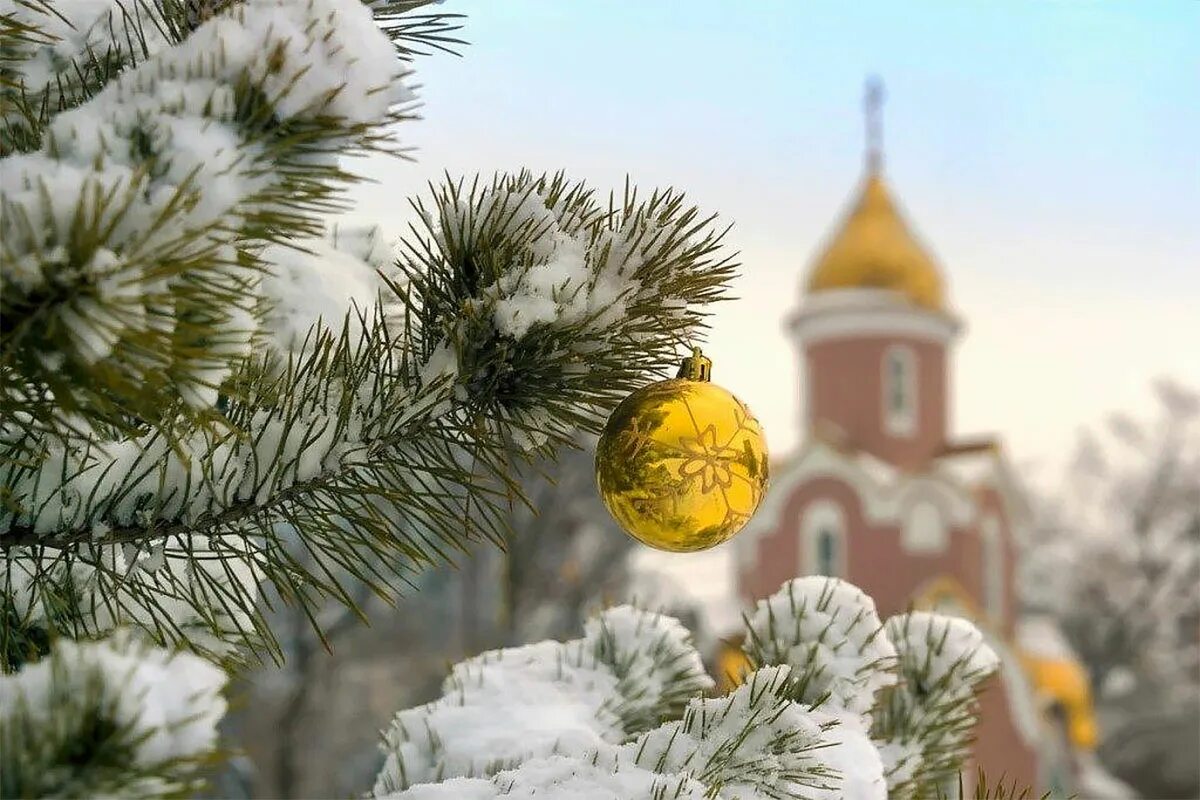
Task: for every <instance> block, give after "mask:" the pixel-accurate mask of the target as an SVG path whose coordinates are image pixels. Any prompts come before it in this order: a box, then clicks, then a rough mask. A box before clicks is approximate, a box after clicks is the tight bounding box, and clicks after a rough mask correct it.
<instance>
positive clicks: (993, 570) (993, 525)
mask: <svg viewBox="0 0 1200 800" xmlns="http://www.w3.org/2000/svg"><path fill="white" fill-rule="evenodd" d="M979 536H980V539H981V540H982V542H981V545H982V546H981V547H980V552H981V553H982V555H983V565H982V566H983V605H984V608H985V609H987V613H988V616H990V617H991V618H992V619H994V620H1001V619H1004V537H1003V535H1002V534H1001V531H1000V520H999V519H997V518H996V517H995V516H994V515H991V514H989V515H988V516H986V517H984V518H983V522H982V523H981V524H980V526H979Z"/></svg>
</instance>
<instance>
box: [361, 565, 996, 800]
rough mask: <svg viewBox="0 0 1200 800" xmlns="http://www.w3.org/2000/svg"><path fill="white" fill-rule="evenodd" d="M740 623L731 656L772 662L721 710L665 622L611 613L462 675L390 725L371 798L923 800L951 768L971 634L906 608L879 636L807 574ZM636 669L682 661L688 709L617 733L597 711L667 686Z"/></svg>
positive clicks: (866, 610)
mask: <svg viewBox="0 0 1200 800" xmlns="http://www.w3.org/2000/svg"><path fill="white" fill-rule="evenodd" d="M747 624H748V627H749V628H750V631H749V636H748V637H747V638H748V641H747V645H746V647H747V652H748V653H749V654H750V655H751V657H752V658H753V659H756V660H757V659H761V660H762V661H764V662H771V663H769V664H768V665H767V666H763V667H761V668H759V669H757V670H755V671H752V672H750V673H749V674H747V675H745V676H743V680H742V683H741V684H740V685H739V686H737V687H736V688H735V689H733V690H732V691H731V692H730V693H729V694H727V695H725V696H720V697H705V696H704V694H705V692H706V688H705V687H708V686H711V684H710V683H709V682H708V681H707V679H706V678H704V676H703V673H701V672H699V671H698V665H697V662H696V653H695V651H694V650H693V649H691V647H690V644H688V642H687V640H686V638H685V636H684V635H683V630H682V628H681V627H680V626H679V624H678V623H677V622H675V621H674V620H666V619H664V618H660V617H656V616H649V615H644V613H642V612H636V611H634V610H633V609H630V608H628V607H620V608H616V609H611V610H609V611H608V612H606V613H605V614H603V615H601V617H600V618H599V619H597V620H593V621H592V622H591V623H590V624H589V625H588V627H587V635H586V636H585V638H584V639H579V640H574V641H571V642H566V643H562V644H560V643H557V642H541V643H539V644H534V645H528V646H526V647H521V648H515V649H510V650H500V651H495V652H491V653H485V654H483V655H481V656H478V657H476V658H474V659H471V660H469V661H466V662H463V663H461V664H459V665H457V666H456V667H454V669H453V672H452V673H451V676H450V678H449V679H448V680H447V681H446V684H445V687H444V689H445V694H444V696H443V697H442V698H441V699H440V700H437V701H435V702H433V703H431V704H429V705H426V706H422V707H420V708H414V709H409V710H407V711H402V712H400V713H399V714H397V716H396V718H395V720H394V722H393V724H392V726H391V728H390V729H389V730H388V731H387V733H386V734H385V742H384V745H383V749H384V752H385V755H386V761H385V764H384V767H383V769H382V771H381V772H380V774H379V776H378V779H377V781H376V785H375V795H376V797H387V798H393V799H394V800H442V798H451V797H454V798H500V797H508V796H514V797H532V796H537V797H546V798H548V800H570V799H571V798H576V797H578V798H588V800H629V798H646V800H657V799H658V798H664V797H675V796H679V797H705V798H730V800H732V798H738V800H779V799H780V798H790V799H791V800H884V798H916V797H933V796H936V795H937V792H938V791H940V790H941V788H942V787H943V786H944V781H945V780H946V779H947V778H950V777H952V776H953V775H954V773H955V771H956V770H958V769H959V768H961V765H962V761H963V758H964V756H965V753H964V751H963V749H962V744H963V743H964V742H965V741H966V740H965V739H964V738H958V737H960V736H961V735H962V734H964V733H969V730H970V728H971V727H972V726H973V725H974V724H975V721H976V708H977V707H976V705H975V702H974V693H975V692H976V691H977V689H978V688H979V685H980V682H981V681H982V680H983V679H984V678H985V677H986V676H987V675H989V674H991V672H993V671H994V670H995V668H996V664H997V661H996V657H995V654H994V653H993V652H992V651H991V649H990V648H988V647H987V645H986V644H985V643H984V641H983V637H982V634H981V633H980V632H979V631H978V629H976V628H975V627H974V626H973V625H972V624H971V623H970V622H968V621H966V620H963V619H957V618H953V617H946V616H942V615H938V614H929V613H924V612H921V613H913V614H909V615H904V616H901V617H895V618H892V619H891V620H889V622H888V623H887V624H886V625H884V624H881V623H880V621H879V618H878V616H877V614H876V612H875V606H874V603H873V602H872V601H871V599H870V598H869V597H867V596H866V595H864V594H863V593H862V592H861V591H860V590H859V589H857V588H856V587H854V586H852V585H850V584H848V583H845V582H844V581H838V580H830V579H826V578H815V577H814V578H801V579H797V580H794V581H789V582H788V583H785V584H784V585H783V587H782V588H781V589H780V590H779V591H778V592H777V593H776V594H774V595H772V596H771V597H770V598H768V599H767V600H765V601H762V602H760V603H759V605H758V608H757V610H756V612H755V614H754V616H753V618H751V619H750V620H748V621H747ZM656 652H657V653H658V655H657V656H656V655H654V654H655V653H656ZM670 653H677V655H676V656H673V657H668V658H666V659H663V658H662V656H667V655H669V654H670ZM609 654H617V658H616V661H614V660H613V659H612V658H611V657H610V655H609ZM639 661H640V662H641V663H643V664H646V665H649V664H651V663H653V662H660V663H662V664H665V663H670V662H674V661H678V662H681V663H683V664H690V665H692V666H690V667H688V668H687V669H686V670H685V671H684V673H685V676H686V677H685V678H684V682H685V683H687V684H689V686H690V688H689V691H690V693H691V697H690V699H689V700H688V701H687V702H686V703H685V704H672V709H673V710H671V711H669V712H668V715H667V716H664V717H660V718H658V719H654V718H653V717H652V716H650V715H646V716H643V717H641V718H639V719H638V720H637V721H636V722H635V723H634V724H630V723H629V722H628V721H627V720H626V719H624V718H623V717H622V716H621V715H620V714H619V713H614V710H616V709H620V708H621V707H622V706H623V705H625V704H626V703H627V701H628V697H629V696H630V694H631V693H632V694H633V696H638V695H639V690H638V689H637V688H636V687H638V686H640V687H642V689H641V690H640V693H641V694H648V695H659V696H665V695H663V693H662V684H661V680H662V678H664V677H667V676H668V675H670V671H663V669H662V668H661V666H660V667H659V668H656V669H650V670H647V669H643V668H639V667H637V666H636V665H637V663H638V662H639ZM614 664H618V665H619V664H624V665H626V667H625V669H626V670H627V671H626V673H625V674H624V675H621V674H620V668H619V667H617V668H616V670H615V672H614V666H613V665H614ZM897 667H899V668H897ZM656 674H657V677H655V675H656ZM643 675H645V676H646V677H642V676H643ZM898 681H900V682H898ZM647 705H648V706H649V705H652V704H647ZM949 720H953V724H949V723H948V721H949ZM901 730H903V731H906V732H912V734H913V736H912V737H907V738H906V736H904V735H900V731H901ZM913 737H915V738H913Z"/></svg>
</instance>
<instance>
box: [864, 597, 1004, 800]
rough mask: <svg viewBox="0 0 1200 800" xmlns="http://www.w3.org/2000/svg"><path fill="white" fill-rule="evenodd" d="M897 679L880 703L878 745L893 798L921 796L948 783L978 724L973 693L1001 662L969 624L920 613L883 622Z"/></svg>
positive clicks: (980, 634)
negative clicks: (895, 659) (892, 649)
mask: <svg viewBox="0 0 1200 800" xmlns="http://www.w3.org/2000/svg"><path fill="white" fill-rule="evenodd" d="M885 629H886V631H887V636H888V637H889V638H890V639H891V641H892V642H894V643H895V646H896V650H897V652H898V654H899V667H900V669H899V672H900V682H899V683H898V684H897V685H896V686H894V687H892V688H891V689H890V690H889V691H888V692H886V693H885V696H884V697H883V698H882V699H881V702H880V710H879V713H878V714H877V715H876V718H875V723H876V724H875V727H874V730H873V735H874V736H875V737H876V738H877V739H878V740H879V741H880V749H881V751H882V752H883V753H884V757H885V763H886V768H887V774H888V783H889V786H890V788H891V790H892V795H893V796H894V797H898V798H904V797H920V796H922V793H923V792H926V791H928V790H929V787H932V786H938V785H941V783H942V782H943V781H945V780H947V779H950V778H953V776H954V775H955V774H956V773H957V772H958V770H959V768H960V766H961V764H962V761H963V759H964V758H965V757H966V755H967V747H968V745H969V744H970V738H971V733H972V731H973V729H974V727H975V723H976V721H977V717H976V714H977V712H978V704H977V701H976V693H977V692H978V690H979V688H980V685H981V684H982V683H983V681H984V680H986V679H987V678H989V677H991V676H992V675H993V674H995V672H996V671H997V670H998V669H999V666H1000V658H999V656H998V655H997V654H996V652H995V651H994V650H993V649H992V648H991V647H989V646H988V644H987V643H986V642H985V641H984V638H983V634H982V633H981V632H980V630H979V629H978V628H976V627H975V626H974V625H973V624H971V622H969V621H968V620H965V619H962V618H959V617H950V616H946V615H942V614H934V613H929V612H924V611H914V612H911V613H908V614H901V615H898V616H894V617H891V618H889V619H888V621H887V623H886V625H885Z"/></svg>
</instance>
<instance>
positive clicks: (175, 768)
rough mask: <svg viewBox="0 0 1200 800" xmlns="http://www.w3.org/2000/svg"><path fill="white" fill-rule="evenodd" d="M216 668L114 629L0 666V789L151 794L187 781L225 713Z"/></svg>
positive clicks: (180, 788) (178, 788) (174, 790)
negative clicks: (0, 669)
mask: <svg viewBox="0 0 1200 800" xmlns="http://www.w3.org/2000/svg"><path fill="white" fill-rule="evenodd" d="M224 685H225V674H224V673H223V672H222V671H221V670H220V669H218V668H217V667H215V666H213V665H212V664H210V663H208V662H207V661H205V660H203V659H201V658H198V657H196V656H194V655H190V654H188V653H176V652H170V651H167V650H161V649H156V648H150V647H146V646H144V645H142V644H140V643H139V642H138V641H137V640H136V639H134V638H133V637H132V636H130V635H129V633H128V631H118V632H116V633H114V634H113V636H111V637H110V638H109V639H107V640H105V641H99V642H72V641H67V640H60V641H59V642H58V643H57V644H55V645H54V648H53V649H52V650H51V652H50V655H49V656H48V657H46V658H44V659H42V660H41V661H39V662H38V663H36V664H30V665H28V666H26V667H25V668H23V669H22V670H20V671H19V672H17V673H15V674H11V675H0V794H3V795H4V796H5V797H97V796H108V797H161V796H164V795H167V794H181V793H185V792H187V791H188V790H190V789H192V788H194V784H195V776H194V771H195V768H196V767H197V766H198V765H199V763H200V762H201V760H202V759H204V758H206V757H208V756H209V755H210V753H211V752H212V750H213V748H214V746H215V744H216V738H217V731H216V726H217V723H218V722H219V721H220V719H221V717H222V716H224V714H225V701H224V699H223V698H222V697H221V691H222V689H223V688H224Z"/></svg>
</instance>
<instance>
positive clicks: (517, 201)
mask: <svg viewBox="0 0 1200 800" xmlns="http://www.w3.org/2000/svg"><path fill="white" fill-rule="evenodd" d="M569 194H570V193H564V194H563V195H561V196H555V197H552V196H550V195H549V194H548V193H547V192H545V191H544V190H543V188H541V187H540V186H539V185H538V183H537V181H536V179H535V178H534V177H533V176H531V175H529V174H525V173H522V174H521V175H518V176H515V177H513V178H511V179H507V180H497V181H496V182H495V183H494V184H493V185H492V186H491V187H489V188H486V189H484V190H482V191H480V192H478V193H477V194H476V195H475V196H474V197H473V198H472V199H471V200H466V199H462V198H459V197H443V198H439V206H438V219H437V220H436V221H435V222H434V224H432V225H431V227H432V228H433V230H434V231H436V234H435V238H436V239H437V242H438V244H439V245H440V246H441V248H442V249H443V250H444V251H446V250H458V249H465V248H468V247H471V246H476V244H475V243H478V242H481V241H493V240H495V239H497V238H501V237H503V238H504V239H506V240H509V241H510V242H511V243H514V244H516V245H517V249H516V251H515V253H514V254H513V255H512V257H511V259H510V261H511V264H512V267H511V268H509V269H506V270H504V271H503V272H502V274H501V275H500V277H499V278H498V280H497V281H496V282H495V283H494V284H493V285H492V286H490V287H487V288H486V289H485V292H484V294H485V298H486V299H487V301H488V303H489V305H490V310H491V315H492V320H493V322H494V324H495V326H496V329H497V331H499V332H500V333H501V334H503V335H505V336H508V337H511V338H513V339H521V338H524V337H526V336H528V335H529V334H530V333H531V332H532V331H535V330H537V329H540V328H551V329H563V328H575V327H581V328H582V332H583V334H584V335H582V336H580V337H579V339H580V343H579V345H578V350H579V352H585V351H586V350H587V349H589V348H590V347H595V346H596V345H597V341H603V340H604V339H605V338H607V337H608V336H609V335H610V332H611V330H612V328H613V326H614V324H615V323H617V322H618V321H620V320H621V319H622V317H624V316H626V314H627V313H628V312H629V310H630V309H631V308H632V307H633V306H634V305H636V304H637V303H639V302H642V301H646V300H649V299H655V302H657V301H658V295H659V294H660V292H659V286H658V285H657V284H653V283H647V282H645V281H644V280H643V278H642V274H641V270H642V268H643V267H644V266H645V265H646V264H648V263H650V262H652V261H653V262H656V263H660V264H662V263H668V264H669V263H670V262H671V261H672V259H674V258H676V257H678V255H679V253H680V252H682V250H683V248H684V246H685V245H686V241H685V240H684V238H683V237H680V236H677V235H675V232H673V231H671V230H668V229H667V228H665V227H662V226H660V225H659V224H658V223H657V222H656V221H653V220H650V219H647V218H645V217H642V216H634V217H630V218H613V220H612V221H611V225H610V226H609V227H604V226H602V225H597V224H596V223H597V222H598V220H599V219H600V218H601V216H602V211H601V209H600V208H599V207H598V206H597V205H596V204H595V203H594V202H592V201H590V200H588V201H587V202H580V203H572V202H568V201H567V197H568V196H569ZM668 310H669V311H671V310H673V311H675V312H679V311H681V309H680V308H679V306H678V305H672V306H671V307H670V309H668Z"/></svg>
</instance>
